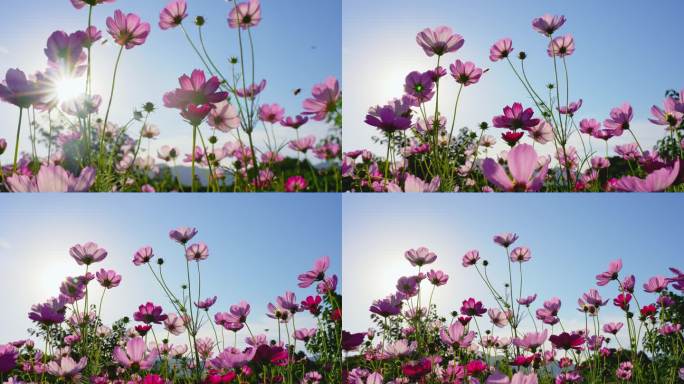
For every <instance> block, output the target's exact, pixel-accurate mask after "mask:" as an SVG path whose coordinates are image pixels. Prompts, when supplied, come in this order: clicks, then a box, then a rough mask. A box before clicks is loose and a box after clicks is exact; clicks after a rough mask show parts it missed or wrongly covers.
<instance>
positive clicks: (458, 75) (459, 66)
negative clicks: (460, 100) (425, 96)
mask: <svg viewBox="0 0 684 384" xmlns="http://www.w3.org/2000/svg"><path fill="white" fill-rule="evenodd" d="M449 69H450V70H451V76H452V77H453V78H454V80H456V82H457V83H459V84H463V86H464V87H467V86H469V85H472V84H475V83H477V82H478V81H480V77H481V76H482V68H478V67H476V66H475V64H474V63H473V62H472V61H466V62H465V63H464V62H462V61H461V60H456V62H455V63H453V64H451V65H450V66H449Z"/></svg>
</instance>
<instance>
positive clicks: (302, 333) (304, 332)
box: [294, 328, 318, 342]
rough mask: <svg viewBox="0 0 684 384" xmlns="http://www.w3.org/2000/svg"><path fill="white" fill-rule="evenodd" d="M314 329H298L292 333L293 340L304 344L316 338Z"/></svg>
mask: <svg viewBox="0 0 684 384" xmlns="http://www.w3.org/2000/svg"><path fill="white" fill-rule="evenodd" d="M317 331H318V329H316V328H299V329H297V330H296V331H295V333H294V338H295V339H297V340H301V341H304V342H307V341H309V339H311V338H312V337H314V336H316V332H317Z"/></svg>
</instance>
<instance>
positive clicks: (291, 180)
mask: <svg viewBox="0 0 684 384" xmlns="http://www.w3.org/2000/svg"><path fill="white" fill-rule="evenodd" d="M308 186H309V183H308V182H307V181H306V179H305V178H304V177H303V176H299V175H294V176H290V177H288V178H287V180H286V181H285V192H302V191H306V188H307V187H308Z"/></svg>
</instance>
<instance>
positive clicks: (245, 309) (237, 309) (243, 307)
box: [230, 300, 251, 323]
mask: <svg viewBox="0 0 684 384" xmlns="http://www.w3.org/2000/svg"><path fill="white" fill-rule="evenodd" d="M250 308H251V307H250V305H249V303H248V302H246V301H244V300H242V301H240V302H239V303H237V304H233V305H231V306H230V313H231V315H233V316H235V318H236V319H237V322H239V323H245V322H247V316H249V313H250V311H251V309H250Z"/></svg>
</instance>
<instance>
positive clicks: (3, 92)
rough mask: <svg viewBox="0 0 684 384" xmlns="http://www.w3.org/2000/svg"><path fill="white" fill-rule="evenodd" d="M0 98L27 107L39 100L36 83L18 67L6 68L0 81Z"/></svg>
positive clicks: (20, 106)
mask: <svg viewBox="0 0 684 384" xmlns="http://www.w3.org/2000/svg"><path fill="white" fill-rule="evenodd" d="M0 99H2V100H3V101H5V102H7V103H10V104H14V105H16V106H17V107H19V108H28V107H30V106H31V105H32V104H34V103H36V102H38V101H39V97H38V90H37V87H36V84H35V83H34V82H33V81H30V80H28V79H27V78H26V74H25V73H24V72H22V71H20V70H19V69H8V70H7V74H6V75H5V81H3V82H2V83H0Z"/></svg>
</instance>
